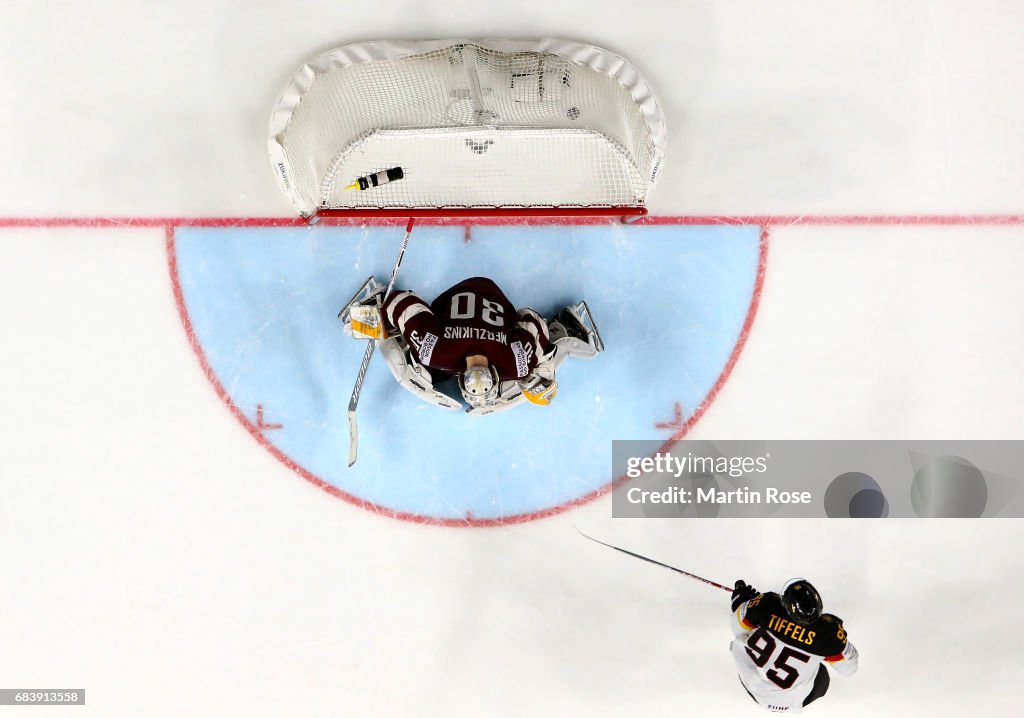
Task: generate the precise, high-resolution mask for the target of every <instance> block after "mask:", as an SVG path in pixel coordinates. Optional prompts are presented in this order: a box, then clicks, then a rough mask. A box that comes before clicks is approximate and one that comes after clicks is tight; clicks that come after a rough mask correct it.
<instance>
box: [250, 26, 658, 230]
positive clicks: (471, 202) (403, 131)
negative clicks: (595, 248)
mask: <svg viewBox="0 0 1024 718" xmlns="http://www.w3.org/2000/svg"><path fill="white" fill-rule="evenodd" d="M268 145H269V152H270V160H271V166H272V167H273V170H274V174H275V176H276V177H277V181H278V184H279V186H280V188H281V190H282V191H283V192H284V193H285V195H286V196H287V197H288V198H289V200H290V201H291V202H292V204H293V205H294V206H295V208H296V210H298V212H299V214H301V215H302V216H303V217H306V218H308V219H310V220H313V219H315V218H316V217H318V216H319V217H322V216H347V217H380V216H399V217H409V216H418V217H424V216H442V217H455V216H570V215H576V216H579V215H583V216H588V215H611V216H622V217H623V218H630V217H638V216H642V215H644V214H646V213H647V210H646V207H645V201H646V199H647V196H648V194H649V193H650V191H651V190H652V189H653V187H654V185H655V183H656V182H657V179H658V173H659V170H660V168H661V164H662V161H663V159H664V155H665V148H666V131H665V123H664V118H663V116H662V113H661V110H660V108H659V106H658V102H657V99H656V98H655V96H654V93H653V92H652V90H651V89H650V86H649V85H648V84H647V83H646V82H645V81H644V80H643V78H642V77H641V76H640V74H639V73H638V72H637V71H636V69H635V68H634V67H633V66H632V65H630V64H629V63H628V62H627V61H626V60H624V59H623V58H621V57H619V56H617V55H614V54H612V53H610V52H608V51H607V50H603V49H601V48H598V47H595V46H593V45H586V44H583V43H578V42H572V41H568V40H555V39H547V40H533V41H521V40H429V41H414V42H392V41H376V42H362V43H356V44H352V45H346V46H344V47H340V48H336V49H334V50H330V51H328V52H326V53H323V54H322V55H320V56H318V57H317V58H315V59H313V60H312V61H310V62H308V63H306V64H305V65H303V66H302V67H301V68H300V69H299V71H298V72H297V73H296V74H295V76H294V77H293V78H292V80H291V82H290V83H289V85H288V87H287V88H286V89H285V91H284V93H283V94H282V96H281V98H280V100H278V102H277V104H276V106H275V107H274V110H273V113H272V116H271V122H270V130H269V141H268ZM397 168H401V172H396V171H395V170H396V169H397ZM387 170H392V173H391V175H392V176H393V177H398V176H400V178H398V179H392V180H391V181H388V179H387V177H386V176H385V171H387ZM375 175H376V176H377V177H378V178H379V180H380V181H379V183H374V182H373V181H372V179H373V178H374V176H375ZM360 178H363V179H364V182H363V183H362V185H360V183H359V180H360ZM353 185H355V186H356V187H357V188H355V189H348V188H349V187H351V186H353ZM363 185H365V186H366V188H365V189H359V188H358V187H359V186H363Z"/></svg>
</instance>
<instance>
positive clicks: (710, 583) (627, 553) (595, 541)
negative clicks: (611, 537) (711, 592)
mask: <svg viewBox="0 0 1024 718" xmlns="http://www.w3.org/2000/svg"><path fill="white" fill-rule="evenodd" d="M576 533H578V534H579V535H580V536H582V537H583V538H585V539H590V540H591V541H593V542H594V543H599V544H601V545H602V546H607V547H608V548H613V549H615V550H616V551H621V552H622V553H624V554H626V555H627V556H632V557H633V558H638V559H640V560H641V561H647V562H648V563H653V564H654V565H656V566H661V567H663V568H667V569H669V570H670V571H675V572H676V573H681V574H683V575H684V576H689V577H690V578H694V579H697V580H698V581H703V582H704V583H706V584H708V585H711V586H714V587H715V588H720V589H722V590H723V591H728V592H729V593H732V589H731V588H729V587H727V586H723V585H722V584H720V583H715V582H714V581H711V580H708V579H706V578H701V577H700V576H698V575H696V574H693V573H690V572H689V571H684V570H683V569H681V568H676V567H675V566H669V565H668V564H667V563H662V562H661V561H655V560H654V559H653V558H647V557H646V556H641V555H640V554H638V553H633V552H632V551H627V550H626V549H624V548H619V547H618V546H612V545H611V544H610V543H605V542H604V541H598V540H597V539H596V538H594V537H593V536H587V535H586V534H585V533H583V532H582V531H580V530H579V529H576Z"/></svg>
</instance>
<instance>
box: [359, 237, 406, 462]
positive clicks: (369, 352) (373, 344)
mask: <svg viewBox="0 0 1024 718" xmlns="http://www.w3.org/2000/svg"><path fill="white" fill-rule="evenodd" d="M412 223H413V218H412V217H410V218H409V223H408V224H407V225H405V238H404V239H402V248H401V249H400V250H398V259H396V260H395V266H394V268H393V269H392V270H391V279H390V280H388V287H387V289H385V290H384V298H383V299H382V300H381V303H382V304H383V302H386V301H387V299H388V297H389V296H390V295H391V290H392V289H393V288H394V286H395V277H397V276H398V268H399V267H400V266H402V257H404V256H405V248H406V247H408V246H409V235H410V234H412ZM376 348H377V340H376V339H371V340H370V343H369V344H368V345H367V346H366V353H365V354H363V363H362V364H360V365H359V373H358V374H357V375H356V385H355V387H354V388H353V389H352V398H351V399H349V400H348V465H349V468H351V467H352V465H353V464H355V463H356V453H357V452H358V451H359V426H358V424H356V407H357V406H358V405H359V394H361V393H362V391H363V380H364V379H366V368H367V367H368V366H370V359H371V358H372V357H373V350H374V349H376Z"/></svg>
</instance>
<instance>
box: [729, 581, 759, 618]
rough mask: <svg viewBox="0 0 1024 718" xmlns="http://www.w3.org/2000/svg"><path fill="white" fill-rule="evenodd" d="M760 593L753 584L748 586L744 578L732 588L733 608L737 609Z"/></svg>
mask: <svg viewBox="0 0 1024 718" xmlns="http://www.w3.org/2000/svg"><path fill="white" fill-rule="evenodd" d="M757 594H758V591H757V589H756V588H754V587H753V586H748V585H747V584H746V583H745V582H744V581H743V579H740V580H738V581H737V582H736V585H735V586H734V587H733V589H732V610H734V611H735V610H736V609H737V608H739V607H740V606H741V605H743V604H744V603H746V602H747V601H749V600H750V599H752V598H754V596H756V595H757Z"/></svg>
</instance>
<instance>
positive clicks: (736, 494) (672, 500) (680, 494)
mask: <svg viewBox="0 0 1024 718" xmlns="http://www.w3.org/2000/svg"><path fill="white" fill-rule="evenodd" d="M626 500H627V501H629V503H631V504H760V503H766V504H809V503H811V501H812V499H811V492H810V491H780V490H779V489H776V488H767V489H765V490H764V492H763V493H762V492H761V491H760V490H757V491H753V490H751V489H733V490H732V491H722V490H721V489H716V488H714V487H709V488H706V489H684V488H682V487H680V486H671V487H669V488H667V489H663V490H661V491H644V490H643V489H641V488H640V487H639V486H634V487H632V488H631V489H630V490H629V491H627V492H626Z"/></svg>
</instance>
